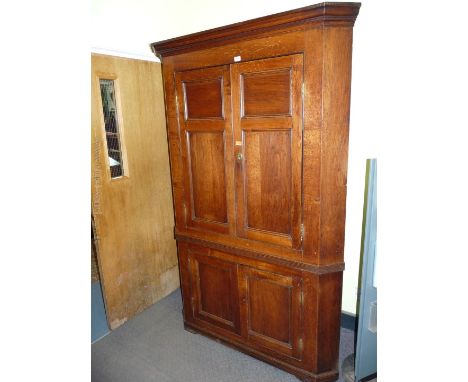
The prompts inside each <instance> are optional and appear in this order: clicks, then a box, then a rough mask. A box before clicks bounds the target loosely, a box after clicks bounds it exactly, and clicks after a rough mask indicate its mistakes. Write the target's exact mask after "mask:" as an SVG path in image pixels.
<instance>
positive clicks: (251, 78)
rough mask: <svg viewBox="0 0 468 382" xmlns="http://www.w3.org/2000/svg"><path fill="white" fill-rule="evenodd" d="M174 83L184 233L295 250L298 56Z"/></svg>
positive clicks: (193, 73) (197, 72)
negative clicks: (217, 235)
mask: <svg viewBox="0 0 468 382" xmlns="http://www.w3.org/2000/svg"><path fill="white" fill-rule="evenodd" d="M175 81H176V92H177V93H176V98H177V106H178V117H179V126H180V134H181V140H180V143H181V156H182V160H183V166H184V184H185V194H184V210H185V223H186V226H187V227H193V228H197V229H199V230H207V231H214V232H219V233H225V234H230V235H232V236H237V237H242V238H247V239H251V240H259V241H264V242H268V243H272V244H276V245H281V246H286V247H291V248H300V245H301V227H300V226H301V215H302V214H301V190H302V184H301V174H302V126H303V124H302V109H303V102H302V85H303V60H302V55H299V54H297V55H290V56H285V57H279V58H271V59H264V60H258V61H250V62H243V63H238V64H231V65H224V66H218V67H212V68H206V69H194V70H187V71H182V72H177V73H176V74H175Z"/></svg>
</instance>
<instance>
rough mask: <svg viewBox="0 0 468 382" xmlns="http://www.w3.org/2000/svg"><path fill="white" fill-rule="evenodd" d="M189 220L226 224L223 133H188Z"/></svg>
mask: <svg viewBox="0 0 468 382" xmlns="http://www.w3.org/2000/svg"><path fill="white" fill-rule="evenodd" d="M187 134H188V135H187V137H188V141H189V147H190V150H189V152H190V157H189V160H190V165H191V166H190V169H191V174H190V175H191V189H192V198H193V216H192V219H201V220H206V221H213V222H220V223H227V205H226V178H225V168H224V136H223V132H189V133H187Z"/></svg>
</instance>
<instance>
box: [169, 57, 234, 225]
mask: <svg viewBox="0 0 468 382" xmlns="http://www.w3.org/2000/svg"><path fill="white" fill-rule="evenodd" d="M229 81H230V78H229V66H219V67H213V68H208V69H197V70H190V71H186V72H180V73H177V74H176V87H177V94H178V99H177V101H178V102H177V103H178V105H177V106H178V108H179V110H178V112H179V125H180V134H181V137H180V140H181V155H182V159H183V162H184V166H185V171H184V174H185V190H186V196H185V200H184V204H185V210H186V213H185V214H186V219H185V220H186V224H187V226H189V227H196V228H199V229H206V230H209V231H216V232H221V233H229V231H230V228H229V222H232V224H233V223H234V218H233V209H234V195H233V173H232V171H228V169H229V167H232V165H231V166H229V163H230V162H232V161H233V153H232V132H231V131H232V127H231V101H230V99H231V95H230V86H229Z"/></svg>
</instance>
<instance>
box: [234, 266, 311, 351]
mask: <svg viewBox="0 0 468 382" xmlns="http://www.w3.org/2000/svg"><path fill="white" fill-rule="evenodd" d="M240 275H241V276H240V279H241V281H240V291H241V292H240V293H241V299H242V301H245V303H244V304H243V306H242V309H243V317H244V319H243V321H242V324H243V325H244V330H243V331H244V332H245V333H247V339H248V341H249V342H250V343H251V344H255V345H258V346H259V347H260V348H261V349H268V350H269V351H272V352H274V353H279V354H282V355H285V356H287V357H293V358H296V359H301V357H302V354H301V352H302V344H301V341H302V339H301V338H302V329H301V323H302V303H301V294H302V285H301V278H300V277H299V276H296V275H292V274H291V275H286V274H277V273H271V272H266V271H262V270H259V269H255V268H251V267H245V266H244V267H241V270H240Z"/></svg>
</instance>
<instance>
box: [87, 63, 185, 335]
mask: <svg viewBox="0 0 468 382" xmlns="http://www.w3.org/2000/svg"><path fill="white" fill-rule="evenodd" d="M91 62H92V66H91V67H92V73H91V76H92V78H91V84H92V87H91V90H92V92H91V95H92V105H91V114H92V115H91V127H92V162H91V163H92V168H91V170H92V179H91V185H92V213H93V217H94V220H95V228H96V245H97V246H98V248H97V249H98V251H97V253H98V263H99V267H100V275H101V282H102V286H103V295H104V301H105V306H106V313H107V318H108V321H109V326H110V328H111V329H115V328H116V327H118V326H119V325H121V324H122V323H124V322H125V321H127V320H128V319H130V318H132V317H133V316H134V315H135V314H137V313H139V312H141V311H142V310H144V309H145V308H147V307H148V306H150V305H151V304H153V303H155V302H156V301H158V300H159V299H161V298H162V297H164V296H166V295H167V294H169V293H170V292H172V291H173V290H175V289H176V288H177V287H178V286H179V274H178V267H177V252H176V244H175V240H174V234H173V229H174V218H173V216H174V215H173V211H172V194H171V180H170V173H169V158H168V151H167V135H166V124H165V119H164V98H163V94H162V84H161V65H160V64H158V63H155V62H148V61H142V60H131V59H126V58H118V57H112V56H104V55H92V61H91ZM103 87H106V89H107V90H109V91H111V92H109V93H107V90H106V93H105V94H106V97H104V98H103ZM103 100H104V101H103ZM105 105H107V106H105ZM103 107H106V108H109V109H108V110H107V111H106V112H105V113H104V109H103ZM115 163H119V164H120V165H115Z"/></svg>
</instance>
